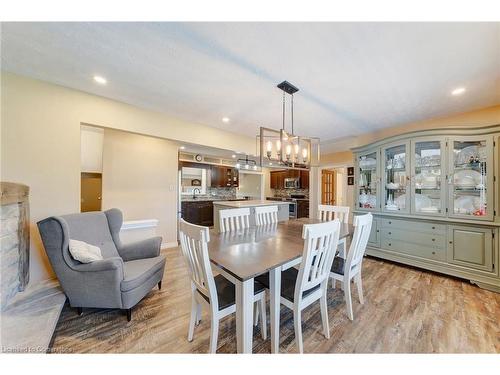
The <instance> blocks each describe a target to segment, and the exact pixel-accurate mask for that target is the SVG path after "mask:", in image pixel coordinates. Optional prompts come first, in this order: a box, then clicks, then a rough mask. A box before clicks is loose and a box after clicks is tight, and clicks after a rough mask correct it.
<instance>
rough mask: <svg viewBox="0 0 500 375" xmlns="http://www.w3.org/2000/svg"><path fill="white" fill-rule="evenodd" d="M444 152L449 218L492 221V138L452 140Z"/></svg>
mask: <svg viewBox="0 0 500 375" xmlns="http://www.w3.org/2000/svg"><path fill="white" fill-rule="evenodd" d="M448 150H449V157H450V159H449V165H450V168H449V175H448V184H449V186H450V189H449V199H448V204H449V210H450V212H449V215H450V216H455V217H461V218H468V219H478V220H492V219H493V138H492V137H491V136H481V137H460V138H452V139H450V140H448Z"/></svg>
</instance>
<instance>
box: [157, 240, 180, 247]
mask: <svg viewBox="0 0 500 375" xmlns="http://www.w3.org/2000/svg"><path fill="white" fill-rule="evenodd" d="M177 246H179V244H178V242H177V241H174V242H162V243H161V246H160V248H161V249H172V248H174V247H177Z"/></svg>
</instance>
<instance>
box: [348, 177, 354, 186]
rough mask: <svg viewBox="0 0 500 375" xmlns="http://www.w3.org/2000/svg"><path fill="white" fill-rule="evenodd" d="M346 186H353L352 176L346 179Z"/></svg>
mask: <svg viewBox="0 0 500 375" xmlns="http://www.w3.org/2000/svg"><path fill="white" fill-rule="evenodd" d="M347 185H354V176H348V177H347Z"/></svg>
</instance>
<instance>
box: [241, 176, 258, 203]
mask: <svg viewBox="0 0 500 375" xmlns="http://www.w3.org/2000/svg"><path fill="white" fill-rule="evenodd" d="M262 178H263V177H262V174H260V173H242V172H240V181H239V188H238V195H239V196H249V197H252V198H253V199H260V197H261V180H262Z"/></svg>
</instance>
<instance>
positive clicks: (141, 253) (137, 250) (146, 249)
mask: <svg viewBox="0 0 500 375" xmlns="http://www.w3.org/2000/svg"><path fill="white" fill-rule="evenodd" d="M161 241H162V238H161V237H152V238H148V239H146V240H142V241H137V242H133V243H129V244H126V245H122V246H121V247H120V248H119V249H118V252H119V253H120V256H121V257H122V258H123V260H124V261H125V262H127V261H129V260H134V259H144V258H154V257H157V256H159V255H160V247H161Z"/></svg>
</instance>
